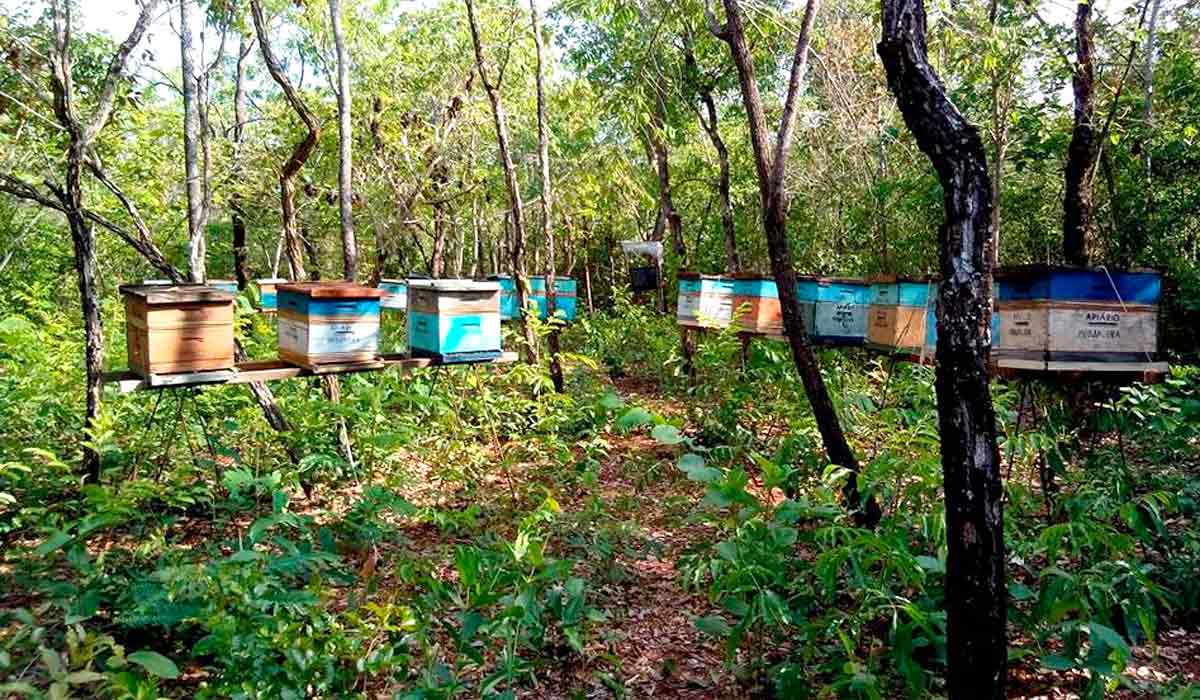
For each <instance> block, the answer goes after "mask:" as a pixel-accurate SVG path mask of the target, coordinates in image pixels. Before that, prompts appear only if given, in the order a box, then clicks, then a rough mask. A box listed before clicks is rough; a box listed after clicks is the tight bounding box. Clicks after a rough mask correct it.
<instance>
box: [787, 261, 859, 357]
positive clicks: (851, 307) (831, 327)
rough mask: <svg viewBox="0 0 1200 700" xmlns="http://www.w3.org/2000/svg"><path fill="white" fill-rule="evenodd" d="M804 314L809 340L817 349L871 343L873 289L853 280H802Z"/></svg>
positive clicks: (798, 285)
mask: <svg viewBox="0 0 1200 700" xmlns="http://www.w3.org/2000/svg"><path fill="white" fill-rule="evenodd" d="M796 294H797V296H798V297H799V300H800V313H801V316H803V318H804V327H805V328H806V329H808V337H809V340H810V341H812V342H813V343H815V344H817V345H835V346H845V345H862V344H863V343H865V342H866V341H867V316H868V313H867V307H868V305H869V304H870V299H871V286H870V285H869V284H868V283H867V282H866V281H864V280H860V279H853V278H849V277H802V278H800V279H798V280H797V282H796Z"/></svg>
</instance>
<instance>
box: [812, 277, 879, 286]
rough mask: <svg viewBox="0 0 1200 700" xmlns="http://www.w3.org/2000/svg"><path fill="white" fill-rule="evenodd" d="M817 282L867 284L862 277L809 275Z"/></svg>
mask: <svg viewBox="0 0 1200 700" xmlns="http://www.w3.org/2000/svg"><path fill="white" fill-rule="evenodd" d="M808 279H811V280H812V281H813V282H816V283H817V284H867V281H866V280H865V279H863V278H861V277H809V278H808Z"/></svg>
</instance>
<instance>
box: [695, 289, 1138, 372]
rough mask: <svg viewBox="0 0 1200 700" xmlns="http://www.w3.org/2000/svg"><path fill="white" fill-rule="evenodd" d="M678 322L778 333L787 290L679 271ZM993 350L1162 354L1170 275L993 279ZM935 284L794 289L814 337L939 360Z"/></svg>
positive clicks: (1065, 357) (1048, 354)
mask: <svg viewBox="0 0 1200 700" xmlns="http://www.w3.org/2000/svg"><path fill="white" fill-rule="evenodd" d="M679 279H680V282H679V305H678V310H677V319H678V322H679V324H680V325H683V326H690V327H707V328H725V327H728V326H729V325H730V324H731V323H735V322H736V323H737V325H738V327H739V329H741V330H744V331H746V332H748V333H756V334H766V335H780V334H782V333H783V318H782V313H781V309H780V305H779V292H778V288H777V287H776V285H775V281H774V279H773V278H770V277H752V276H738V277H734V278H731V277H717V276H707V275H699V274H694V273H680V275H679ZM995 279H996V284H995V296H996V313H995V314H993V317H992V347H993V350H992V354H993V356H994V357H997V358H1019V359H1033V360H1062V361H1095V362H1111V361H1133V362H1145V361H1149V360H1151V359H1153V357H1154V355H1155V353H1157V351H1158V305H1159V301H1160V299H1161V296H1162V278H1161V276H1160V275H1159V274H1158V273H1156V272H1111V273H1110V272H1108V271H1107V270H1104V269H1095V270H1092V269H1079V268H1061V267H1046V266H1027V267H1020V268H1009V269H1006V270H1002V271H999V272H997V273H996V276H995ZM937 284H938V283H937V280H936V279H934V278H905V277H898V276H879V277H874V278H870V279H865V280H863V279H853V278H828V277H800V278H798V280H797V288H796V295H797V298H798V299H799V301H800V308H801V315H802V317H803V319H804V324H805V328H807V329H808V333H809V338H810V340H811V341H812V342H813V343H817V344H824V345H867V346H871V347H874V348H876V349H880V350H883V351H888V352H896V353H904V354H910V355H914V356H919V357H921V358H932V357H933V355H934V350H935V347H936V345H937V320H936V319H937V308H936V301H937Z"/></svg>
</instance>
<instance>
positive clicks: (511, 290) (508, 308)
mask: <svg viewBox="0 0 1200 700" xmlns="http://www.w3.org/2000/svg"><path fill="white" fill-rule="evenodd" d="M488 280H490V281H492V282H495V283H497V284H498V285H500V318H501V319H502V320H504V321H511V320H513V319H515V318H517V317H518V316H520V315H521V314H520V309H519V308H518V307H517V283H516V282H515V281H514V280H513V278H512V275H491V276H490V277H488Z"/></svg>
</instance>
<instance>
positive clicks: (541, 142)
mask: <svg viewBox="0 0 1200 700" xmlns="http://www.w3.org/2000/svg"><path fill="white" fill-rule="evenodd" d="M529 17H530V23H531V25H532V30H533V46H534V50H535V53H536V55H537V74H536V81H537V117H538V166H539V175H540V177H541V181H542V239H543V240H544V241H545V245H546V314H547V318H549V319H550V320H551V324H552V325H551V328H550V337H549V338H548V339H547V342H548V343H549V345H550V379H551V381H553V382H554V390H555V391H557V392H558V393H560V394H561V393H562V392H563V387H564V382H563V367H562V360H561V358H560V356H559V352H560V350H561V348H560V346H559V332H560V328H559V324H557V323H554V321H553V319H554V312H555V310H556V309H557V308H558V290H557V289H556V288H557V286H558V284H557V280H558V270H557V268H556V267H555V260H554V252H555V251H554V227H553V225H552V222H551V219H550V216H551V213H552V211H553V202H554V188H553V187H552V183H551V181H550V125H549V124H548V123H547V121H546V64H545V58H544V55H543V53H544V51H543V47H542V22H541V17H539V15H538V8H537V0H529Z"/></svg>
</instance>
